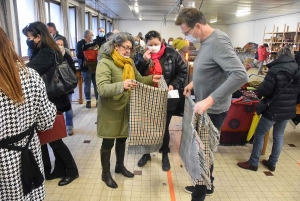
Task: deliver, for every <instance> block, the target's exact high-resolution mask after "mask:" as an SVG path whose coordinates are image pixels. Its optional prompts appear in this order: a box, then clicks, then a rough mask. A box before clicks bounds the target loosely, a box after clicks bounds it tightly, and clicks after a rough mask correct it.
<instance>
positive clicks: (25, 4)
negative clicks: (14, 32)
mask: <svg viewBox="0 0 300 201" xmlns="http://www.w3.org/2000/svg"><path fill="white" fill-rule="evenodd" d="M17 9H18V13H17V15H18V20H19V31H20V42H21V44H20V45H21V56H22V57H26V56H28V55H27V49H28V47H27V44H26V39H27V37H26V36H25V35H24V34H23V33H22V29H23V28H24V27H25V26H27V25H28V24H29V23H31V22H34V21H35V8H34V0H17Z"/></svg>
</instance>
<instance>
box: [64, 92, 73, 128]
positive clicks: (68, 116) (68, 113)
mask: <svg viewBox="0 0 300 201" xmlns="http://www.w3.org/2000/svg"><path fill="white" fill-rule="evenodd" d="M68 97H69V100H70V103H71V109H70V110H69V111H66V112H65V117H66V126H67V127H73V110H72V94H68Z"/></svg>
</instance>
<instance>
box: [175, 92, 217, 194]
mask: <svg viewBox="0 0 300 201" xmlns="http://www.w3.org/2000/svg"><path fill="white" fill-rule="evenodd" d="M194 105H195V103H194V101H193V100H192V99H191V98H190V97H189V98H186V100H185V107H184V116H183V126H182V135H181V141H180V150H179V155H180V157H181V159H182V161H183V162H184V164H185V168H186V170H187V172H188V173H189V175H190V176H191V177H192V179H193V182H194V184H197V185H206V186H207V188H208V189H211V180H210V171H209V170H210V167H211V165H212V164H213V152H215V151H217V146H218V144H219V141H218V138H219V132H218V130H217V129H216V128H215V127H214V125H213V123H212V122H211V120H210V118H209V116H208V115H207V113H205V114H203V115H198V114H194V112H193V108H194Z"/></svg>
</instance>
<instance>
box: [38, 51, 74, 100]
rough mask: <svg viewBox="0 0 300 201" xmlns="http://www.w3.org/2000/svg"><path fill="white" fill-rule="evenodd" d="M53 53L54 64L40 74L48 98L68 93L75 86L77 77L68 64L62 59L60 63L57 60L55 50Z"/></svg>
mask: <svg viewBox="0 0 300 201" xmlns="http://www.w3.org/2000/svg"><path fill="white" fill-rule="evenodd" d="M53 52H54V55H55V64H54V66H53V67H51V68H50V69H49V70H48V71H47V72H46V73H44V74H43V75H41V77H42V79H43V81H44V82H45V85H46V91H47V95H48V98H54V97H58V96H61V95H64V94H67V93H69V92H70V91H72V90H73V89H75V88H76V86H77V77H76V75H75V73H74V72H73V70H72V69H71V68H70V67H69V64H68V63H67V62H66V61H64V62H62V63H61V64H59V63H58V60H57V52H55V51H53Z"/></svg>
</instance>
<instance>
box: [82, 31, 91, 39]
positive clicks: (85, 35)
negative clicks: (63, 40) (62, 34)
mask: <svg viewBox="0 0 300 201" xmlns="http://www.w3.org/2000/svg"><path fill="white" fill-rule="evenodd" d="M92 32H93V31H92V30H85V31H84V32H83V38H86V37H87V36H88V35H89V34H90V33H92Z"/></svg>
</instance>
